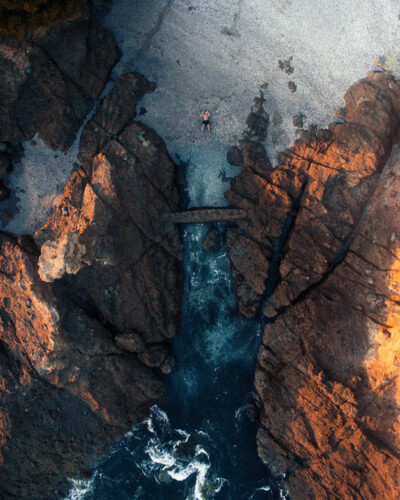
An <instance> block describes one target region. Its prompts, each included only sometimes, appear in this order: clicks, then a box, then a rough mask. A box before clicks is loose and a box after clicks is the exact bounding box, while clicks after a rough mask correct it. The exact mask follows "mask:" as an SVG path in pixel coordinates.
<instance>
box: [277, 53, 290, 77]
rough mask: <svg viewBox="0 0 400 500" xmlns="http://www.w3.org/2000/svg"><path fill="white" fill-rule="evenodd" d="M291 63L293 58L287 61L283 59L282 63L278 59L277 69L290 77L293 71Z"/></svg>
mask: <svg viewBox="0 0 400 500" xmlns="http://www.w3.org/2000/svg"><path fill="white" fill-rule="evenodd" d="M292 61H293V56H290V57H289V58H288V59H285V60H284V61H282V60H281V59H279V61H278V68H279V69H281V70H282V71H284V72H285V73H287V74H288V75H291V74H292V73H293V71H294V68H293V66H292Z"/></svg>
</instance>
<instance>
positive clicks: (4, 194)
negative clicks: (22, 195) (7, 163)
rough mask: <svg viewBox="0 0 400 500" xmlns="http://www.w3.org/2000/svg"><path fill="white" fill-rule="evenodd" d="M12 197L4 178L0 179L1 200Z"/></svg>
mask: <svg viewBox="0 0 400 500" xmlns="http://www.w3.org/2000/svg"><path fill="white" fill-rule="evenodd" d="M9 197H10V190H9V189H7V187H6V186H5V185H4V182H3V180H2V179H0V201H4V200H7V199H8V198H9Z"/></svg>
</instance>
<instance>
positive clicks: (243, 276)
mask: <svg viewBox="0 0 400 500" xmlns="http://www.w3.org/2000/svg"><path fill="white" fill-rule="evenodd" d="M345 101H346V107H345V108H344V109H341V110H339V111H338V113H337V115H338V117H339V118H340V119H341V120H342V122H341V123H340V124H333V125H331V126H330V127H329V130H319V131H314V130H310V131H309V132H308V133H304V136H303V138H302V139H301V140H299V141H298V142H297V143H296V144H294V145H293V146H292V147H291V148H290V149H289V150H287V151H285V152H284V154H282V155H281V158H280V160H281V161H280V163H281V165H279V166H278V167H277V168H276V169H274V170H273V169H268V168H267V169H265V170H264V172H260V170H258V171H255V169H254V166H253V165H254V164H255V163H256V162H254V160H253V162H252V164H246V162H245V161H244V167H245V169H244V172H243V173H242V174H241V175H240V176H239V177H238V178H237V179H236V182H235V184H234V185H233V187H232V188H231V190H230V191H229V192H228V194H227V195H228V197H229V199H230V200H231V202H232V203H233V205H235V206H237V207H243V206H245V205H246V209H247V210H248V212H249V214H250V217H249V219H250V220H247V221H246V220H244V221H240V222H237V223H236V225H237V227H236V228H232V229H231V230H229V231H228V237H227V240H228V245H229V247H230V252H231V254H232V255H233V256H234V258H232V259H231V260H232V267H233V273H234V277H235V281H236V285H237V287H238V290H240V292H241V293H240V294H239V300H240V308H241V311H242V312H243V313H244V314H247V315H249V316H251V315H252V314H253V313H254V311H255V310H257V308H262V311H263V313H264V315H265V316H266V317H267V318H269V319H270V321H269V322H268V323H267V324H266V326H265V330H264V335H263V343H262V346H261V348H260V351H259V356H258V367H257V370H256V378H255V386H256V390H257V393H258V395H259V399H260V405H261V415H260V427H259V431H258V438H257V440H258V448H259V453H260V456H261V458H262V459H263V460H264V461H265V462H266V463H268V464H270V465H271V466H272V468H273V470H275V471H276V472H279V473H285V474H286V485H287V487H288V489H289V493H290V496H291V498H293V499H299V500H300V499H301V500H303V499H304V498H318V499H320V498H321V499H322V498H340V499H343V498H346V499H347V498H353V499H354V498H357V499H363V500H364V499H371V500H372V499H376V498H379V499H390V500H394V499H397V498H399V495H400V461H399V458H400V425H399V424H400V289H399V278H400V276H399V270H400V260H399V257H400V252H399V249H400V245H399V241H400V216H399V213H400V148H399V147H398V146H397V145H396V144H395V143H396V140H397V134H398V128H399V123H400V82H398V81H395V80H393V79H392V78H391V77H390V76H388V75H386V74H372V75H369V76H368V78H366V79H365V80H363V81H361V82H358V83H356V84H355V85H353V86H352V87H351V88H350V89H349V91H348V92H347V93H346V96H345ZM243 147H244V148H245V147H247V146H246V144H244V146H243ZM242 157H243V158H246V155H245V154H244V153H242ZM256 186H257V188H256ZM271 193H274V195H271ZM246 239H248V240H249V241H251V244H248V245H247V244H246ZM241 251H242V252H243V251H245V252H247V255H246V256H245V257H244V256H242V255H241ZM260 253H261V259H260V257H259V254H260ZM249 262H250V263H251V265H250V264H249ZM255 272H256V273H257V276H254V273H255ZM260 282H262V283H265V285H264V288H263V287H260V285H259V283H260Z"/></svg>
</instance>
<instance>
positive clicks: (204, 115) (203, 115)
mask: <svg viewBox="0 0 400 500" xmlns="http://www.w3.org/2000/svg"><path fill="white" fill-rule="evenodd" d="M210 116H211V114H210V112H209V111H208V110H206V111H203V113H201V115H200V117H201V118H203V124H202V126H201V132H202V133H203V130H204V127H207V128H208V133H209V134H210V135H211V129H210Z"/></svg>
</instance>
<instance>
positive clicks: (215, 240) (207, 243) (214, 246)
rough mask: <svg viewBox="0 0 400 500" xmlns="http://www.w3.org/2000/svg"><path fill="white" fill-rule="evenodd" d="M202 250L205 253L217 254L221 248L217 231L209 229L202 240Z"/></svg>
mask: <svg viewBox="0 0 400 500" xmlns="http://www.w3.org/2000/svg"><path fill="white" fill-rule="evenodd" d="M203 248H204V250H205V251H206V252H218V250H219V249H220V248H221V241H220V237H219V233H218V230H217V229H215V228H213V227H211V228H210V229H209V231H208V232H207V234H206V236H205V237H204V240H203Z"/></svg>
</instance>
